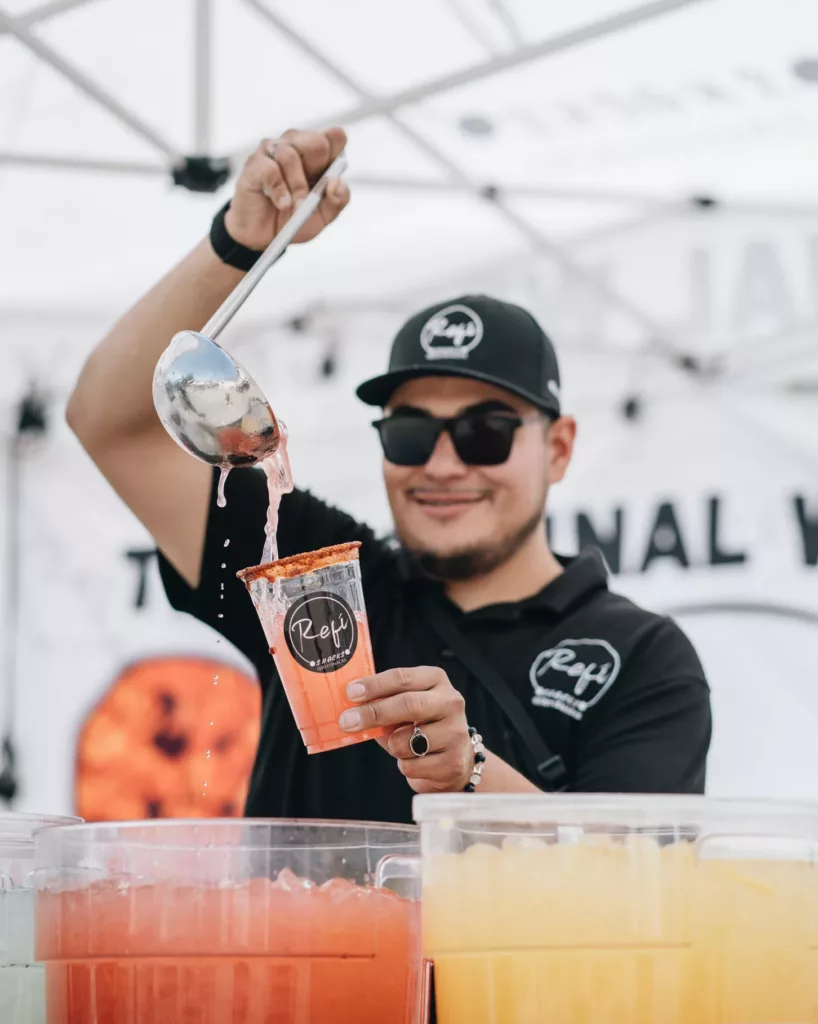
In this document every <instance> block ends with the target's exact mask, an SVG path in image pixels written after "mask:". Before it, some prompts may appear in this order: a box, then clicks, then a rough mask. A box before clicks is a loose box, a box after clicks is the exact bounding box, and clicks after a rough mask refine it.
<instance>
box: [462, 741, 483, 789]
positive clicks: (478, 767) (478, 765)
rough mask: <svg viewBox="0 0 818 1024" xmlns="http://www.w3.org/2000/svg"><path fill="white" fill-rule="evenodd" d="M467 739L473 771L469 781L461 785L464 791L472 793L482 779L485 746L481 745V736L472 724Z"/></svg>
mask: <svg viewBox="0 0 818 1024" xmlns="http://www.w3.org/2000/svg"><path fill="white" fill-rule="evenodd" d="M469 739H470V740H471V745H472V750H473V751H474V771H473V772H472V774H471V778H470V779H469V781H468V782H467V783H466V785H465V786H464V787H463V792H464V793H473V792H474V791H475V789H477V787H478V786H479V785H480V783H481V782H482V781H483V767H484V765H485V763H486V748H485V747H484V746H483V737H482V736H481V735H480V733H479V732H478V731H477V730H476V729H475V728H474V726H473V725H470V726H469Z"/></svg>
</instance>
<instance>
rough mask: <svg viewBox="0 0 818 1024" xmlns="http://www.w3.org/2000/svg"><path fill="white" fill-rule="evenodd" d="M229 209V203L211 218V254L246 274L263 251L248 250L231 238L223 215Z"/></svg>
mask: <svg viewBox="0 0 818 1024" xmlns="http://www.w3.org/2000/svg"><path fill="white" fill-rule="evenodd" d="M229 209H230V203H229V202H227V203H225V205H224V206H223V207H222V208H221V210H219V212H218V213H217V214H216V216H215V217H214V218H213V223H212V224H211V225H210V244H211V246H212V247H213V252H215V253H216V255H217V256H218V257H219V259H220V260H221V261H222V263H226V264H227V265H228V266H230V267H235V268H236V270H244V271H245V272H246V271H248V270H251V269H252V268H253V267H254V266H255V265H256V263H258V261H259V259H260V258H261V256H262V255H263V254H264V250H263V249H249V248H248V247H247V246H246V245H242V244H241V242H237V241H236V240H235V238H233V237H232V235H231V234H230V232H229V231H228V230H227V226H226V225H225V223H224V218H225V215H226V214H227V211H228V210H229Z"/></svg>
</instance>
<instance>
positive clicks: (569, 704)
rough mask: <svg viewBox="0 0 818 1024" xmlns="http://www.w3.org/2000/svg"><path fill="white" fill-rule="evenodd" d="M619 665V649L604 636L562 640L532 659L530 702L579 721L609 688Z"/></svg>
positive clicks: (620, 661) (620, 663)
mask: <svg viewBox="0 0 818 1024" xmlns="http://www.w3.org/2000/svg"><path fill="white" fill-rule="evenodd" d="M621 665H622V659H621V658H620V657H619V652H618V651H617V650H616V649H615V648H613V647H611V645H610V644H609V643H608V642H607V640H588V639H583V640H561V641H560V642H559V643H558V644H556V645H555V646H554V647H549V649H548V650H547V651H543V652H542V653H541V654H538V655H537V657H536V658H535V659H534V663H533V664H532V666H531V670H530V672H529V679H530V680H531V686H532V687H533V690H534V694H533V696H532V698H531V703H532V704H534V705H535V706H536V707H539V708H554V709H555V710H557V711H562V712H563V714H566V715H569V716H570V717H571V718H575V719H576V720H577V721H580V720H581V719H582V716H583V715H584V714H585V712H586V711H587V710H588V708H590V707H593V706H594V704H596V703H597V702H598V701H600V700H601V699H602V697H603V696H604V695H605V694H606V693H607V692H608V690H609V689H610V688H611V686H612V685H613V683H614V681H615V680H616V677H617V676H618V675H619V669H620V668H621Z"/></svg>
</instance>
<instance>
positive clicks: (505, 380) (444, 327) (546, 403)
mask: <svg viewBox="0 0 818 1024" xmlns="http://www.w3.org/2000/svg"><path fill="white" fill-rule="evenodd" d="M415 377H471V378H472V379H474V380H482V381H485V382H486V383H487V384H494V385H496V386H497V387H499V388H505V390H506V391H511V392H513V393H514V394H515V395H519V396H520V397H521V398H525V399H526V400H527V401H529V402H531V403H532V405H536V406H537V408H539V409H542V410H543V411H544V412H547V413H548V414H550V415H552V416H555V417H557V416H559V415H560V374H559V367H558V365H557V356H556V353H555V352H554V346H553V345H552V344H551V341H550V340H549V338H548V335H547V334H546V333H545V331H544V330H543V329H542V327H540V325H539V324H538V323H537V321H536V320H535V319H534V317H533V316H532V315H531V314H530V313H529V312H527V311H526V310H525V309H523V308H522V306H515V305H514V304H513V303H511V302H501V301H500V300H499V299H492V298H489V296H487V295H463V296H461V297H460V298H458V299H452V300H450V301H448V302H439V303H437V304H436V305H434V306H429V308H428V309H424V310H422V312H420V313H416V314H415V315H414V316H413V317H411V318H410V319H409V320H408V321H407V322H406V323H405V324H404V325H403V327H401V329H400V330H399V331H398V333H397V334H396V336H395V340H394V342H393V343H392V352H391V354H390V357H389V370H388V371H387V372H386V373H384V374H381V376H379V377H373V378H372V379H371V380H367V381H364V383H363V384H361V386H360V387H359V388H358V390H357V395H358V398H360V399H361V401H363V402H366V404H367V405H378V406H380V407H381V408H383V407H384V406H385V405H387V404H388V402H389V399H390V398H391V397H392V394H393V392H394V391H395V389H396V388H397V387H399V385H401V384H403V383H404V381H407V380H412V379H413V378H415Z"/></svg>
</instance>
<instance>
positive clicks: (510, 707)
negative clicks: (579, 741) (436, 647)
mask: <svg viewBox="0 0 818 1024" xmlns="http://www.w3.org/2000/svg"><path fill="white" fill-rule="evenodd" d="M423 609H424V613H425V615H426V618H427V619H428V621H429V624H430V625H431V626H432V628H433V629H434V631H435V632H436V633H437V635H438V636H439V637H440V638H441V639H442V640H443V641H444V643H446V645H447V646H448V647H449V648H450V649H451V651H452V653H453V654H454V655H455V656H456V657H457V658H458V660H459V661H461V662H462V663H463V665H465V666H466V668H467V669H468V670H469V672H470V673H471V675H473V676H474V678H475V679H476V680H477V681H478V682H479V683H480V684H481V686H482V687H483V688H484V689H485V690H486V691H487V692H488V693H489V695H490V696H491V697H492V698H493V699H494V700H495V701H496V702H497V704H499V705H500V707H501V709H502V710H503V712H504V713H505V716H506V718H507V719H508V720H509V722H511V724H512V725H513V726H514V729H515V730H516V732H517V735H518V736H519V737H520V739H521V740H522V742H523V745H524V747H525V749H526V751H527V753H528V758H529V761H530V764H531V769H532V771H533V780H534V781H536V782H537V784H538V785H541V786H542V787H543V788H545V789H547V790H550V791H552V792H560V791H561V790H563V789H565V786H566V783H567V781H568V772H567V770H566V767H565V762H564V761H563V760H562V758H561V757H560V756H559V754H554V753H552V752H551V750H550V749H549V748H548V744H547V743H546V742H545V740H544V739H543V738H542V736H541V735H540V731H539V729H538V728H537V726H536V724H535V723H534V719H533V718H532V717H531V715H530V714H529V713H528V712H527V711H526V709H525V707H524V705H523V704H522V703H521V702H520V701H519V700H518V699H517V697H516V695H515V694H514V691H513V690H512V689H511V687H510V686H509V685H508V683H507V682H506V681H505V680H504V679H503V677H502V676H501V675H500V673H499V672H498V671H497V670H496V669H495V668H494V667H493V666H492V665H490V664H489V663H488V662H487V661H486V659H485V658H484V657H483V655H482V654H481V653H480V652H479V651H478V650H477V649H476V647H475V646H474V644H472V643H471V641H470V640H468V638H467V637H466V636H464V635H463V633H461V631H460V630H459V629H458V627H457V623H456V622H455V621H454V619H453V618H452V616H451V615H450V613H449V612H448V611H447V609H446V608H445V607H444V606H443V604H442V603H441V602H440V601H439V600H437V599H426V600H424V601H423Z"/></svg>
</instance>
